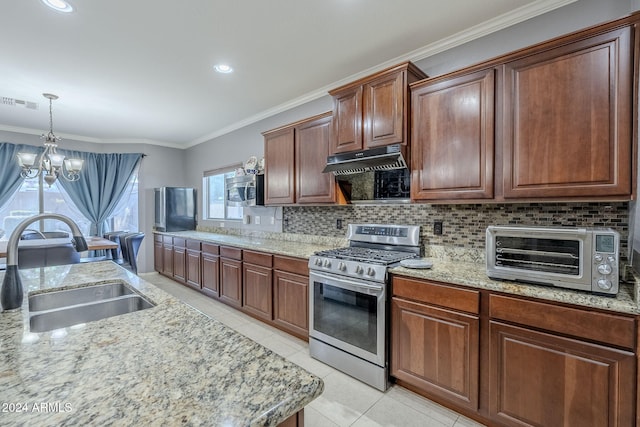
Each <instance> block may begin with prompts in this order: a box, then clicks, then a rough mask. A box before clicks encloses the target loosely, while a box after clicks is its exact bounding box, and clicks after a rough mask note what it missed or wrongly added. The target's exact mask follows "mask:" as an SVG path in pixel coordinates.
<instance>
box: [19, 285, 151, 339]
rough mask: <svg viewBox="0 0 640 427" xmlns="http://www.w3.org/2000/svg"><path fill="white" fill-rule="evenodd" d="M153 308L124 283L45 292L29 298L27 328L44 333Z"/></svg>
mask: <svg viewBox="0 0 640 427" xmlns="http://www.w3.org/2000/svg"><path fill="white" fill-rule="evenodd" d="M154 306H155V305H154V304H153V303H151V302H149V301H148V300H146V299H145V298H144V297H143V296H141V295H139V294H138V293H136V292H135V291H134V290H133V289H131V288H130V287H129V286H127V285H126V284H125V283H124V282H112V283H103V284H100V285H94V286H86V287H82V288H73V289H65V290H61V291H54V292H46V293H41V294H36V295H31V296H29V314H30V316H29V326H30V329H31V332H46V331H51V330H54V329H59V328H65V327H68V326H73V325H77V324H80V323H87V322H93V321H96V320H100V319H106V318H107V317H113V316H119V315H121V314H126V313H132V312H134V311H139V310H144V309H147V308H151V307H154Z"/></svg>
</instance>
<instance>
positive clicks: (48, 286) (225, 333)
mask: <svg viewBox="0 0 640 427" xmlns="http://www.w3.org/2000/svg"><path fill="white" fill-rule="evenodd" d="M20 274H21V277H22V282H23V286H24V288H25V293H26V292H32V291H44V292H46V291H48V290H53V289H54V288H60V287H62V288H67V287H75V286H79V285H83V284H87V283H101V282H106V281H112V280H117V279H122V280H124V281H125V282H126V283H128V284H129V285H130V286H131V287H133V288H134V289H136V290H137V291H138V292H139V293H140V294H142V295H143V296H144V297H146V298H147V299H148V300H150V301H152V302H153V303H154V304H156V307H153V308H149V309H146V310H141V311H138V312H135V313H129V314H125V315H120V316H115V317H111V318H107V319H103V320H99V321H96V322H89V323H86V324H83V325H76V326H72V327H68V328H63V329H58V330H56V331H51V332H43V333H32V332H30V328H29V317H28V316H29V311H28V300H27V298H26V295H25V299H24V304H23V307H22V310H21V311H17V312H7V313H2V314H0V390H2V393H1V395H0V405H2V406H1V407H0V411H1V412H2V415H1V418H0V419H1V420H2V422H1V423H2V424H4V425H56V426H59V425H89V424H91V425H112V424H115V425H119V426H128V425H132V426H133V425H136V426H137V425H165V424H166V425H177V424H181V425H230V426H231V425H234V426H235V425H251V426H258V425H260V426H262V425H269V426H271V425H277V424H278V423H280V422H282V421H284V420H285V419H286V418H288V417H289V416H290V415H293V414H294V413H296V412H298V411H299V410H301V409H302V408H304V406H306V405H307V404H308V403H309V402H311V401H312V400H313V399H315V398H316V397H317V396H319V395H320V394H321V393H322V391H323V387H324V385H323V382H322V380H321V379H320V378H318V377H316V376H314V375H312V374H310V373H309V372H307V371H305V370H304V369H302V368H301V367H299V366H297V365H295V364H293V363H291V362H289V361H287V360H286V359H284V358H282V357H281V356H279V355H277V354H275V353H273V352H272V351H270V350H268V349H266V348H265V347H263V346H261V345H259V344H257V343H255V342H253V341H251V340H250V339H248V338H246V337H244V336H243V335H240V334H238V333H237V332H235V331H234V330H232V329H230V328H228V327H227V326H225V325H223V324H222V323H220V322H218V321H217V320H215V319H212V318H210V317H208V316H206V315H204V314H203V313H201V312H199V311H197V310H195V309H194V308H191V307H190V306H188V305H186V304H184V303H182V302H180V301H179V300H177V299H176V298H174V297H172V296H170V295H169V294H167V293H165V292H164V291H162V290H160V289H158V288H156V287H155V286H153V285H151V284H150V283H148V282H145V281H144V280H142V279H141V278H139V277H138V276H135V275H133V274H131V273H129V272H128V271H126V270H124V269H123V268H121V267H120V266H118V265H116V264H114V263H112V262H111V261H106V262H95V263H87V264H73V265H64V266H57V267H47V268H38V269H29V270H21V272H20ZM2 278H3V273H1V272H0V281H1V279H2Z"/></svg>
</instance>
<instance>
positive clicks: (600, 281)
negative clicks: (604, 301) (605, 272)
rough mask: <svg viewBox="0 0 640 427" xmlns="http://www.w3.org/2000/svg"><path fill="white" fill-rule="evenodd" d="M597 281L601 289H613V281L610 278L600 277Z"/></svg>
mask: <svg viewBox="0 0 640 427" xmlns="http://www.w3.org/2000/svg"><path fill="white" fill-rule="evenodd" d="M597 283H598V287H599V288H600V289H604V290H607V289H611V281H610V280H607V279H598V282H597Z"/></svg>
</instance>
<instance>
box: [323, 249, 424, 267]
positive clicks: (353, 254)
mask: <svg viewBox="0 0 640 427" xmlns="http://www.w3.org/2000/svg"><path fill="white" fill-rule="evenodd" d="M316 255H318V256H324V257H330V258H336V259H345V260H351V261H360V262H370V263H375V264H382V265H387V264H394V263H397V262H400V261H402V260H403V259H409V258H415V257H416V255H415V254H413V253H410V252H400V251H390V250H384V249H370V248H360V247H346V248H338V249H329V250H326V251H321V252H317V253H316Z"/></svg>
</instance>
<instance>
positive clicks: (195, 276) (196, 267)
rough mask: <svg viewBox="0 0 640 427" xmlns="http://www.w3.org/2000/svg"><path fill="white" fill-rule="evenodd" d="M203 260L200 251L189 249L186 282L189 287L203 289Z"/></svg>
mask: <svg viewBox="0 0 640 427" xmlns="http://www.w3.org/2000/svg"><path fill="white" fill-rule="evenodd" d="M201 272H202V258H201V254H200V251H195V250H191V249H187V268H186V273H187V275H186V282H187V285H189V286H191V287H193V288H195V289H198V290H200V288H201V287H202V279H201Z"/></svg>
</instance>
